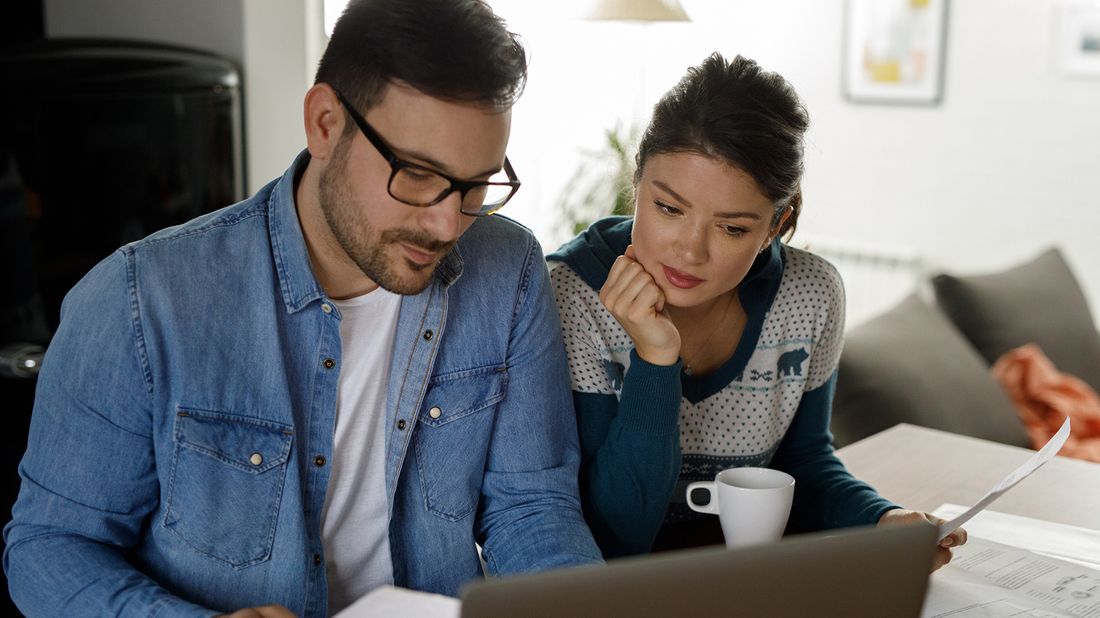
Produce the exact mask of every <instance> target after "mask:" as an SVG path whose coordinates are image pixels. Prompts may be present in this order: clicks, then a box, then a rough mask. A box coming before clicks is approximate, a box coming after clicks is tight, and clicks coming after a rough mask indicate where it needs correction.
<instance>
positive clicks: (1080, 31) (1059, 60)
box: [1054, 3, 1100, 79]
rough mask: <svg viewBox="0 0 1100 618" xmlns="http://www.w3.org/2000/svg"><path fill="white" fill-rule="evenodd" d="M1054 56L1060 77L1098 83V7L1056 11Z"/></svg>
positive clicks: (1068, 7)
mask: <svg viewBox="0 0 1100 618" xmlns="http://www.w3.org/2000/svg"><path fill="white" fill-rule="evenodd" d="M1055 23H1056V30H1055V35H1054V52H1055V58H1056V65H1057V68H1058V70H1059V71H1060V72H1061V73H1064V74H1066V75H1069V76H1071V77H1086V78H1088V77H1091V78H1097V79H1100V4H1096V3H1092V4H1084V3H1072V4H1063V5H1060V6H1058V7H1057V19H1056V20H1055Z"/></svg>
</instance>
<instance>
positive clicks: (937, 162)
mask: <svg viewBox="0 0 1100 618" xmlns="http://www.w3.org/2000/svg"><path fill="white" fill-rule="evenodd" d="M32 4H33V2H32ZM600 4H601V3H599V2H594V1H593V0H560V1H558V2H553V3H543V2H528V1H524V0H494V1H492V2H491V5H492V6H493V7H494V9H495V10H496V11H497V12H498V13H499V14H500V15H501V16H502V17H504V18H505V19H506V20H507V21H508V23H509V26H510V27H511V28H512V29H513V30H514V31H516V32H518V33H520V34H521V35H522V36H523V38H524V39H525V41H526V44H527V47H528V51H529V54H530V59H531V65H530V79H529V83H528V87H527V91H526V93H525V94H524V96H523V98H522V99H521V100H520V102H519V104H518V105H517V107H516V109H515V114H514V124H513V134H512V141H511V144H510V147H509V155H510V157H511V159H512V161H513V162H514V164H515V167H516V170H517V172H518V173H519V175H520V177H521V179H522V180H523V183H524V186H523V189H522V191H521V192H520V193H519V195H518V196H517V198H516V200H515V201H513V202H512V203H511V204H509V206H508V208H507V209H506V211H505V213H504V214H507V215H508V216H511V217H513V218H516V219H518V220H519V221H521V222H522V223H524V224H526V225H527V226H529V227H530V228H532V229H533V230H534V231H535V233H536V234H537V236H538V237H539V239H540V240H541V241H542V242H543V245H544V247H545V248H546V249H548V250H550V249H553V248H555V247H556V246H557V245H558V244H559V243H560V242H561V241H563V240H564V239H566V238H567V237H569V236H570V235H571V233H572V231H573V228H574V227H575V226H576V225H577V223H578V222H583V221H585V220H588V219H590V218H592V217H593V216H595V215H598V213H591V212H589V213H585V212H582V211H583V210H584V208H582V207H581V205H580V203H581V202H583V201H584V197H585V195H587V194H588V193H589V192H590V189H591V188H592V187H591V186H590V185H592V184H593V183H596V184H598V183H599V182H600V181H601V179H603V180H606V179H609V178H611V177H612V176H613V175H614V173H615V172H616V171H617V166H616V164H615V157H614V153H613V150H614V149H613V148H612V147H611V145H610V144H609V140H608V132H609V131H612V132H615V134H616V135H618V136H620V137H622V138H623V140H622V141H625V142H627V143H629V138H630V137H631V135H632V134H631V130H632V129H636V128H639V127H641V126H644V123H645V121H646V119H647V116H648V114H649V112H650V110H651V108H652V105H653V104H654V102H655V101H656V100H657V99H658V98H659V97H660V95H661V94H662V93H663V92H664V91H665V90H667V89H668V88H670V87H671V86H672V85H673V84H674V83H675V82H676V81H677V79H679V77H680V76H681V75H682V74H683V72H684V70H685V68H686V67H688V66H690V65H692V64H696V63H698V62H700V61H701V60H702V59H703V58H704V57H705V56H706V55H707V54H709V53H710V52H712V51H720V52H722V53H723V54H726V55H728V56H732V55H735V54H743V55H746V56H749V57H751V58H754V59H755V60H757V61H758V62H759V63H760V64H761V65H763V66H764V67H765V68H768V69H771V70H774V71H777V72H779V73H781V74H782V75H784V76H785V77H786V78H787V79H788V80H789V81H790V82H791V83H792V84H793V85H794V86H795V88H796V89H797V91H798V92H799V94H800V95H801V96H802V98H803V100H804V102H805V104H806V107H807V108H808V110H809V113H810V117H811V121H812V127H811V129H810V132H809V135H808V142H807V146H808V148H807V159H806V178H805V184H804V195H805V211H804V215H803V218H802V221H801V223H800V225H799V232H798V234H797V235H796V236H795V241H794V242H795V244H799V243H802V244H804V245H810V246H818V247H821V248H822V249H823V250H824V248H825V247H826V246H830V247H831V246H838V247H839V248H840V249H842V250H849V249H852V248H854V249H858V250H860V251H866V252H868V253H875V254H878V253H881V254H882V255H883V256H885V257H894V258H899V259H902V260H912V261H914V262H918V261H919V262H920V264H921V265H922V267H925V268H946V269H950V270H952V271H958V272H980V271H983V270H995V269H1000V268H1003V267H1005V266H1007V265H1010V264H1012V263H1015V262H1019V261H1022V260H1025V259H1028V258H1030V257H1032V256H1034V255H1035V254H1036V253H1038V252H1039V251H1040V250H1041V249H1042V248H1045V247H1048V246H1052V245H1057V246H1059V247H1061V248H1062V250H1063V252H1064V254H1065V255H1066V257H1067V260H1068V261H1069V262H1070V264H1071V266H1072V267H1073V268H1074V270H1075V272H1076V273H1077V275H1078V277H1079V278H1080V279H1081V280H1082V283H1083V286H1084V288H1085V290H1086V295H1087V296H1088V297H1089V300H1090V301H1091V306H1092V307H1093V309H1094V312H1095V310H1096V308H1097V307H1100V298H1098V295H1100V243H1097V242H1095V241H1094V235H1095V234H1096V231H1097V230H1100V226H1098V225H1097V223H1100V208H1097V206H1100V173H1098V170H1100V69H1095V63H1093V65H1092V66H1093V67H1094V70H1093V72H1092V73H1091V74H1090V73H1089V71H1088V70H1082V69H1081V68H1080V67H1081V66H1086V67H1087V66H1088V63H1087V62H1078V63H1077V65H1072V64H1071V62H1070V61H1069V60H1066V59H1065V53H1064V52H1063V51H1062V50H1063V49H1064V48H1066V47H1067V45H1070V46H1072V45H1075V44H1082V45H1083V47H1082V50H1083V51H1082V53H1081V54H1080V55H1081V57H1082V58H1086V60H1087V57H1088V54H1087V53H1086V52H1087V44H1088V41H1089V39H1088V38H1087V36H1086V37H1085V38H1084V39H1081V38H1080V37H1079V36H1078V38H1074V37H1073V36H1069V35H1066V32H1065V31H1066V29H1067V28H1066V27H1065V24H1064V22H1066V21H1068V18H1067V15H1069V16H1071V17H1073V16H1076V18H1077V22H1080V23H1081V24H1084V26H1083V27H1084V28H1085V33H1086V34H1088V32H1089V30H1088V29H1087V28H1088V24H1089V23H1090V22H1089V21H1088V19H1089V18H1088V15H1089V14H1090V13H1089V11H1091V16H1092V17H1091V19H1093V20H1094V21H1093V22H1091V23H1092V26H1091V27H1092V28H1094V29H1093V30H1092V31H1091V32H1092V33H1093V36H1094V37H1095V38H1094V39H1093V40H1094V41H1095V40H1100V34H1097V31H1100V25H1097V24H1096V21H1095V20H1096V17H1095V16H1096V13H1097V11H1100V2H1096V1H1094V0H1084V1H1082V0H1074V1H1069V0H967V1H965V2H958V1H956V2H950V3H946V2H942V1H940V2H930V1H928V0H912V1H910V0H903V1H901V2H896V3H890V2H885V0H884V1H883V2H879V3H874V4H886V5H888V4H894V5H896V6H895V8H893V9H890V10H891V11H894V15H893V16H891V15H890V14H882V13H884V11H879V13H880V14H879V15H878V16H877V17H875V16H872V18H871V19H877V20H878V22H879V23H878V31H879V33H878V34H873V35H872V36H868V35H867V34H866V33H860V32H853V31H852V30H853V28H851V27H846V17H851V16H852V15H851V14H852V13H853V12H857V13H858V12H859V11H864V12H866V10H867V9H866V7H865V6H861V5H865V4H867V3H866V2H864V3H860V2H856V1H854V0H851V1H849V2H845V1H844V0H825V1H811V0H768V1H763V0H681V2H679V3H678V5H675V6H673V4H671V3H668V2H665V3H661V2H657V3H656V4H664V5H666V6H671V7H672V8H673V9H675V8H677V7H678V8H680V9H682V13H683V14H684V16H686V18H687V19H686V20H683V21H628V20H623V21H619V20H615V19H605V20H592V19H587V18H590V17H593V16H595V15H596V13H598V11H599V10H601V8H600V6H598V5H600ZM602 4H603V5H608V6H610V10H611V11H612V12H614V11H616V10H625V12H626V13H630V12H631V10H633V9H635V8H637V7H639V6H641V5H644V4H646V2H644V1H643V0H621V1H619V2H604V3H602ZM342 6H343V2H342V0H281V1H280V2H268V1H265V0H194V1H192V2H187V3H179V2H170V1H168V0H79V1H78V0H41V10H42V22H43V23H42V31H43V35H44V36H45V37H50V38H57V37H94V38H107V39H137V40H145V41H155V42H160V43H169V44H175V45H182V46H186V47H190V48H194V49H198V50H204V51H208V52H213V53H216V54H218V55H220V56H222V57H224V58H227V59H229V60H231V61H232V62H233V63H235V64H236V65H237V66H238V67H239V68H240V71H241V75H242V92H243V106H244V108H243V118H244V130H243V133H244V159H245V164H244V171H245V173H244V177H245V179H246V186H245V189H246V194H247V193H251V192H252V191H253V190H255V189H257V188H258V187H260V186H262V185H263V184H265V183H266V182H267V181H268V180H270V179H271V178H274V177H275V176H277V175H279V174H280V173H281V172H282V170H283V169H285V167H286V165H287V164H288V162H289V161H290V160H291V158H292V157H293V156H294V154H295V153H296V152H297V151H298V150H299V149H300V148H301V147H302V146H303V144H304V140H303V137H302V129H301V99H302V94H303V93H304V92H305V90H306V89H307V88H308V87H309V85H310V83H311V82H312V73H313V69H314V67H315V65H316V62H317V59H318V58H319V55H320V53H321V50H322V49H323V47H324V44H325V40H326V33H325V28H326V23H327V24H331V22H332V21H333V20H334V19H335V16H336V15H337V14H338V13H339V11H340V9H341V8H342ZM623 7H625V9H623ZM898 7H900V8H898ZM604 8H605V9H606V7H604ZM5 10H6V11H7V10H10V9H5ZM906 11H909V12H914V11H916V12H921V11H923V12H924V13H933V14H934V15H933V17H935V15H941V14H942V28H941V30H942V31H941V32H940V33H939V37H938V39H937V40H935V41H933V42H932V43H931V44H930V50H929V51H930V53H932V54H933V55H936V54H938V55H939V60H940V62H939V63H938V64H939V65H940V66H941V67H942V68H941V69H939V70H938V71H930V73H937V74H938V75H932V76H930V81H932V82H936V90H937V91H938V92H937V94H936V96H935V100H933V101H926V100H921V99H915V100H912V101H905V100H900V101H898V100H894V101H890V100H887V101H885V102H876V101H873V100H866V99H867V97H865V98H864V99H860V98H859V97H858V96H854V94H858V93H853V92H852V90H854V88H847V87H846V85H845V84H846V80H847V81H849V82H850V81H852V80H851V76H846V70H845V58H846V54H849V52H850V50H852V49H856V48H859V47H860V46H863V47H866V41H865V40H864V39H867V40H870V43H871V44H872V45H879V46H880V47H882V45H883V41H881V39H882V37H884V36H885V37H886V38H887V39H888V38H889V37H891V36H894V37H895V38H903V37H905V36H912V33H911V32H910V33H909V34H908V35H907V34H906V31H905V26H904V24H900V25H899V24H898V23H894V24H890V23H888V20H889V19H891V18H892V17H893V18H896V19H895V21H901V20H903V19H904V17H905V16H904V13H905V12H906ZM1082 15H1083V16H1084V17H1082ZM626 17H627V18H628V19H629V18H630V17H629V15H627V16H626ZM925 21H929V20H927V19H926V20H925ZM931 21H933V22H935V23H937V24H938V23H939V19H938V18H934V19H932V20H931ZM917 26H918V27H925V26H920V24H919V23H918V24H917ZM861 27H862V26H861ZM937 28H940V26H937ZM1078 29H1079V30H1080V29H1081V26H1079V27H1078ZM918 34H919V33H918ZM876 36H877V37H879V39H880V40H878V41H876V40H874V37H876ZM857 39H858V40H857ZM1082 40H1083V41H1084V43H1082ZM886 43H887V44H888V43H889V41H886ZM903 43H904V42H903ZM1097 47H1098V48H1100V43H1097ZM1098 55H1100V52H1097V51H1096V50H1095V49H1093V50H1092V56H1093V57H1096V56H1098ZM1075 66H1076V68H1074V67H1075ZM870 98H871V99H873V98H874V97H870ZM630 154H632V153H630ZM593 174H595V178H593ZM604 201H606V200H604ZM608 209H610V205H608Z"/></svg>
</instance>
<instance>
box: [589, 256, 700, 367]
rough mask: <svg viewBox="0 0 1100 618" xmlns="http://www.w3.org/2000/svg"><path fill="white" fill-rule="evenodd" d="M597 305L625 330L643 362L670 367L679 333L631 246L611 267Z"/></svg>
mask: <svg viewBox="0 0 1100 618" xmlns="http://www.w3.org/2000/svg"><path fill="white" fill-rule="evenodd" d="M600 302H602V303H603V306H604V307H607V310H608V311H610V312H611V315H613V316H615V319H616V320H618V321H619V324H622V326H623V328H624V329H626V332H627V334H628V335H630V338H631V339H632V340H633V341H634V349H635V351H637V352H638V356H640V357H641V358H642V359H643V360H645V361H646V362H649V363H653V364H654V365H671V364H673V363H675V362H676V359H677V358H679V357H680V331H678V330H676V325H675V324H673V323H672V318H670V317H669V315H668V312H667V311H665V294H664V292H662V291H661V288H660V287H658V286H657V283H656V282H655V281H654V280H653V277H652V276H651V275H650V274H649V273H647V272H646V271H645V269H644V268H642V265H641V264H639V263H638V262H637V260H635V259H634V246H633V245H631V246H629V247H627V248H626V254H625V255H621V256H619V257H618V259H616V260H615V264H614V265H612V267H611V272H609V273H608V275H607V282H606V283H604V285H603V287H602V288H600Z"/></svg>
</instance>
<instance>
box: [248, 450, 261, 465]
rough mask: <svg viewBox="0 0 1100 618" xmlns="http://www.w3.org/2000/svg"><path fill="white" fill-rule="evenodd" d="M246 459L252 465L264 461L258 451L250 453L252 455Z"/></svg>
mask: <svg viewBox="0 0 1100 618" xmlns="http://www.w3.org/2000/svg"><path fill="white" fill-rule="evenodd" d="M248 461H249V462H250V463H251V464H252V465H254V466H258V465H260V464H262V463H263V462H264V456H263V455H261V454H259V453H252V456H251V457H249V458H248Z"/></svg>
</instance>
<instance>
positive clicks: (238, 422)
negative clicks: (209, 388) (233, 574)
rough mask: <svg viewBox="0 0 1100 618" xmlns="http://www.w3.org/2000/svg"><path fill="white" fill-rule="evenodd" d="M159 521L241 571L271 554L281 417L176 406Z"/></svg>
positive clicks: (286, 439) (282, 459)
mask: <svg viewBox="0 0 1100 618" xmlns="http://www.w3.org/2000/svg"><path fill="white" fill-rule="evenodd" d="M174 438H175V454H174V459H173V462H172V471H171V476H170V477H169V484H168V502H167V508H166V509H165V513H164V520H163V526H164V527H165V528H167V529H168V530H170V531H172V532H174V533H175V534H177V535H178V536H179V537H180V538H181V539H182V540H183V541H184V542H185V543H187V544H188V545H190V546H191V547H192V548H193V549H195V550H196V551H198V552H199V553H202V554H205V555H207V556H209V557H211V558H214V559H216V560H220V561H222V562H225V563H227V564H229V565H230V566H232V567H233V568H236V569H240V568H244V567H247V566H251V565H253V564H257V563H259V562H263V561H265V560H267V559H268V558H270V557H271V547H272V543H273V541H274V537H275V521H276V520H277V519H278V515H279V505H280V503H281V501H282V493H283V485H284V481H285V479H286V470H287V461H288V460H289V458H290V447H291V444H292V442H293V438H294V435H293V432H292V431H291V429H290V427H289V426H287V425H283V424H281V423H273V422H268V421H261V420H257V419H253V418H247V417H241V416H236V415H230V414H223V413H219V412H209V411H202V410H190V409H189V410H181V411H180V412H179V413H178V414H177V416H176V427H175V436H174Z"/></svg>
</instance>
